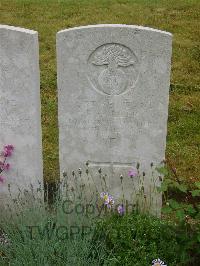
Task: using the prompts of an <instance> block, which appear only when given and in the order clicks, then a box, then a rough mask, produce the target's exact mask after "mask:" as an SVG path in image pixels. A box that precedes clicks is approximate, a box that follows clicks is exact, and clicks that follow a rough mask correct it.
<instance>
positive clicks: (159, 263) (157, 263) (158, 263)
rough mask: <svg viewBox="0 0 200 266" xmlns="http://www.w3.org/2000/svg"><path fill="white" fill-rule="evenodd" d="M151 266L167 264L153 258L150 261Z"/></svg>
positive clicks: (165, 265) (164, 265)
mask: <svg viewBox="0 0 200 266" xmlns="http://www.w3.org/2000/svg"><path fill="white" fill-rule="evenodd" d="M152 266H167V264H165V263H164V261H162V260H160V259H155V260H153V261H152Z"/></svg>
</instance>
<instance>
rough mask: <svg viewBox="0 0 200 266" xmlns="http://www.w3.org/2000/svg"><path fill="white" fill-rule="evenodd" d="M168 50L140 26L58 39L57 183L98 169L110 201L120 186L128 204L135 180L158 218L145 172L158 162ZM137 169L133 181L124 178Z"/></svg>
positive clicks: (80, 30) (95, 29)
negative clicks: (85, 167) (81, 169)
mask: <svg viewBox="0 0 200 266" xmlns="http://www.w3.org/2000/svg"><path fill="white" fill-rule="evenodd" d="M171 49H172V35H171V34H170V33H168V32H164V31H160V30H156V29H151V28H146V27H140V26H127V25H95V26H84V27H77V28H72V29H66V30H63V31H60V32H58V34H57V66H58V103H59V130H60V133H59V134H60V170H61V176H62V173H63V171H66V172H67V173H70V172H71V171H73V170H75V171H77V169H78V168H79V167H81V165H83V163H84V162H86V161H88V163H89V168H90V170H91V171H93V172H92V173H93V174H94V172H95V171H96V172H97V170H98V169H99V168H101V169H102V171H104V173H106V174H107V175H106V178H107V180H106V182H107V183H108V184H109V190H110V193H111V194H112V195H113V196H114V197H115V198H119V197H120V195H121V194H120V193H121V186H122V179H123V182H124V183H123V186H124V195H125V198H126V199H128V200H129V201H130V200H132V196H133V194H137V192H138V190H139V186H140V184H141V183H142V180H143V183H144V187H142V189H143V190H144V197H146V194H147V195H149V198H150V199H149V200H150V201H151V200H152V198H153V201H154V202H153V205H154V209H155V204H156V206H157V207H156V210H158V213H159V212H160V205H161V196H157V197H154V196H155V193H156V192H153V191H152V188H150V183H152V182H151V181H152V180H151V179H152V178H151V176H153V175H154V174H153V173H152V171H153V169H152V167H151V166H150V165H151V163H154V165H158V164H159V163H160V162H161V161H162V160H163V159H164V157H165V144H166V133H167V117H168V95H169V85H170V66H171V63H170V60H171ZM138 162H139V163H140V173H141V174H140V177H136V178H135V179H134V178H133V179H134V181H133V179H132V180H131V178H129V179H128V178H126V179H125V177H127V175H128V171H129V170H130V169H132V168H136V165H137V163H138ZM143 171H145V174H142V172H143ZM121 175H122V176H123V178H122V177H121V178H120V176H121ZM94 178H96V180H95V182H97V183H98V182H99V180H97V176H96V177H95V176H94ZM137 178H139V180H137ZM156 178H157V180H156V181H155V180H154V181H155V182H156V184H158V185H159V183H158V182H157V181H158V177H156ZM86 181H87V180H86ZM86 184H87V182H86ZM133 186H134V191H133ZM140 189H141V187H140ZM155 199H156V200H155Z"/></svg>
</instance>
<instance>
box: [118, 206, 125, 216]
mask: <svg viewBox="0 0 200 266" xmlns="http://www.w3.org/2000/svg"><path fill="white" fill-rule="evenodd" d="M117 212H118V213H119V215H123V214H124V212H125V208H124V205H123V204H120V205H118V207H117Z"/></svg>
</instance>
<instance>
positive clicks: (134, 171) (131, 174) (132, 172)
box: [128, 169, 137, 177]
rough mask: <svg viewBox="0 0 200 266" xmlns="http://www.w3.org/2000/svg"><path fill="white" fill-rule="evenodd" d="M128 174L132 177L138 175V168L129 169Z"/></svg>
mask: <svg viewBox="0 0 200 266" xmlns="http://www.w3.org/2000/svg"><path fill="white" fill-rule="evenodd" d="M128 175H129V176H130V177H134V176H136V175H137V170H136V169H131V170H129V171H128Z"/></svg>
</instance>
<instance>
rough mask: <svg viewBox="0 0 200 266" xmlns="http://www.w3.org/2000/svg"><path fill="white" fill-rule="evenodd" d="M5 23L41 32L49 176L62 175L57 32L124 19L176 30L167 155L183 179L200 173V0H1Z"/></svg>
mask: <svg viewBox="0 0 200 266" xmlns="http://www.w3.org/2000/svg"><path fill="white" fill-rule="evenodd" d="M0 23H1V24H8V25H14V26H20V27H24V28H29V29H34V30H37V31H38V32H39V40H40V69H41V98H42V125H43V148H44V176H45V180H46V181H49V182H51V181H54V180H55V179H58V176H59V167H58V125H57V94H56V58H55V35H56V32H57V31H59V30H61V29H64V28H69V27H74V26H80V25H87V24H99V23H122V24H136V25H143V26H149V27H153V28H158V29H161V30H166V31H169V32H172V33H173V36H174V37H173V57H172V74H171V83H172V84H178V86H173V91H172V92H171V94H170V108H169V123H168V138H167V151H166V156H167V158H168V159H169V161H170V162H171V164H172V165H174V166H175V167H176V168H177V169H178V171H179V175H181V176H182V177H183V178H184V179H187V180H188V179H189V180H190V179H191V180H194V179H195V180H196V179H198V178H200V177H198V174H199V173H200V133H199V132H200V130H199V129H200V109H199V106H200V87H199V84H200V83H199V81H200V75H199V73H200V64H199V61H200V43H199V39H200V31H199V27H200V1H199V0H180V1H175V0H165V1H164V0H160V1H158V0H151V1H147V0H146V1H145V0H109V1H108V0H76V1H73V0H57V1H53V0H15V1H11V0H1V2H0Z"/></svg>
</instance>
